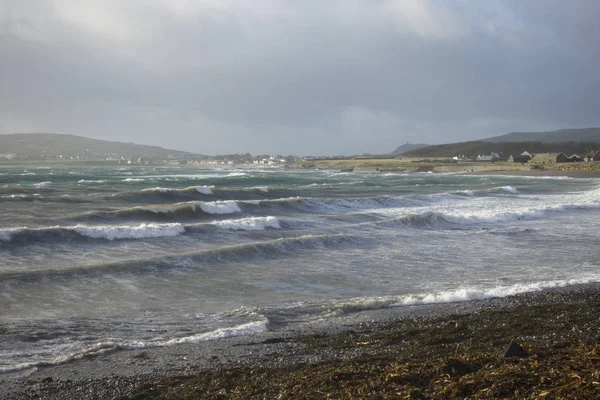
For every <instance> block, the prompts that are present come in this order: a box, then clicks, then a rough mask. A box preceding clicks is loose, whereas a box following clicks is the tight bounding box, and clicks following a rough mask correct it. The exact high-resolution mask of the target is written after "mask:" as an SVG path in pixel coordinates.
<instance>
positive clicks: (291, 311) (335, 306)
mask: <svg viewBox="0 0 600 400" xmlns="http://www.w3.org/2000/svg"><path fill="white" fill-rule="evenodd" d="M599 281H600V275H598V274H592V275H585V276H581V277H578V278H572V279H564V280H553V281H538V282H529V283H516V284H514V285H498V286H491V287H477V286H466V287H460V288H456V289H449V290H445V291H432V292H423V293H413V294H406V295H401V296H379V297H361V298H354V299H348V300H334V301H332V302H328V303H308V304H302V305H297V306H291V307H289V308H287V309H279V310H278V309H274V310H270V311H269V312H267V313H266V314H267V316H268V317H269V319H270V320H273V321H276V322H283V323H285V322H286V319H288V320H290V319H292V320H294V319H317V318H316V317H318V318H321V319H323V318H325V319H326V318H330V317H339V316H343V315H347V314H352V313H358V312H365V311H372V310H381V309H386V308H397V307H405V306H415V305H428V304H445V303H456V302H466V301H475V300H486V299H492V298H502V297H508V296H514V295H518V294H523V293H530V292H538V291H543V290H550V289H557V288H563V287H569V286H574V285H581V284H588V283H596V282H599ZM271 314H272V315H271ZM311 315H312V317H309V316H311Z"/></svg>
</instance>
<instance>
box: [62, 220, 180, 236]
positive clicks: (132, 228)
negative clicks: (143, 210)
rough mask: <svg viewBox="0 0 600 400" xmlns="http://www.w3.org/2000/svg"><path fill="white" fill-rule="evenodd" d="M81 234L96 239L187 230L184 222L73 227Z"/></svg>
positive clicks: (156, 234)
mask: <svg viewBox="0 0 600 400" xmlns="http://www.w3.org/2000/svg"><path fill="white" fill-rule="evenodd" d="M72 229H73V230H74V231H75V232H77V233H79V234H80V235H84V236H87V237H91V238H94V239H108V240H115V239H144V238H155V237H169V236H177V235H180V234H182V233H184V232H185V228H184V226H183V225H182V224H178V223H169V224H140V225H101V226H84V225H77V226H75V227H73V228H72Z"/></svg>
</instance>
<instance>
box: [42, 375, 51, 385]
mask: <svg viewBox="0 0 600 400" xmlns="http://www.w3.org/2000/svg"><path fill="white" fill-rule="evenodd" d="M42 383H52V377H51V376H48V377H46V378H44V379H42Z"/></svg>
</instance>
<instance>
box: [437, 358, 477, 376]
mask: <svg viewBox="0 0 600 400" xmlns="http://www.w3.org/2000/svg"><path fill="white" fill-rule="evenodd" d="M444 370H445V371H446V373H447V374H448V375H450V376H452V377H455V378H460V377H461V376H464V375H467V374H470V373H471V372H476V371H477V368H476V367H475V366H474V365H472V364H469V363H466V362H464V361H461V360H457V359H456V358H451V359H449V360H448V361H447V362H446V365H445V366H444Z"/></svg>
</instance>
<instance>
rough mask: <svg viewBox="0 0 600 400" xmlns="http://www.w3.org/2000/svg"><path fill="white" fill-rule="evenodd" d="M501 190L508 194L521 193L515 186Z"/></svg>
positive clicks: (503, 187) (504, 187)
mask: <svg viewBox="0 0 600 400" xmlns="http://www.w3.org/2000/svg"><path fill="white" fill-rule="evenodd" d="M500 190H504V191H505V192H508V193H519V191H518V190H517V189H516V188H515V187H513V186H502V187H501V188H500Z"/></svg>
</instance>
